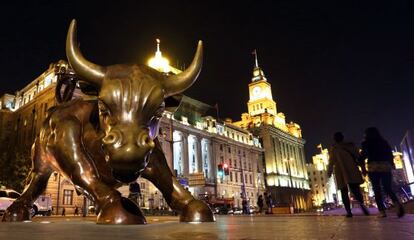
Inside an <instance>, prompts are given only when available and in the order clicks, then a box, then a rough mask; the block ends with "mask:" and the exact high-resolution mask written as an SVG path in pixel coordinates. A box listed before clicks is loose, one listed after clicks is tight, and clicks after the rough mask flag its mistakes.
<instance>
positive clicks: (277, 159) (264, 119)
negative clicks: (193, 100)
mask: <svg viewBox="0 0 414 240" xmlns="http://www.w3.org/2000/svg"><path fill="white" fill-rule="evenodd" d="M249 96H250V98H249V101H248V102H247V108H248V112H247V113H243V114H242V115H241V120H240V121H238V122H235V123H234V124H235V125H236V126H239V127H240V128H243V129H247V130H249V131H251V132H252V133H253V134H254V135H257V136H260V138H261V141H262V144H263V147H264V149H265V154H264V156H265V159H264V161H265V169H266V184H267V190H268V191H269V192H270V193H271V194H272V198H273V199H274V202H275V203H276V204H277V205H279V206H286V205H287V206H289V205H290V206H292V207H294V208H295V209H296V210H297V211H303V210H307V209H308V208H309V207H310V205H311V200H310V191H309V190H310V188H309V182H308V176H307V170H306V164H305V154H304V149H303V148H304V145H305V140H304V139H303V138H302V132H301V128H300V126H299V125H298V124H297V123H294V122H289V123H287V122H286V117H285V115H284V114H283V113H282V112H278V111H277V107H276V102H275V101H274V100H273V96H272V89H271V85H270V83H269V82H268V81H267V79H266V77H265V74H264V72H263V70H262V69H261V68H260V67H259V64H258V61H257V54H255V65H254V68H253V77H252V81H251V83H250V84H249Z"/></svg>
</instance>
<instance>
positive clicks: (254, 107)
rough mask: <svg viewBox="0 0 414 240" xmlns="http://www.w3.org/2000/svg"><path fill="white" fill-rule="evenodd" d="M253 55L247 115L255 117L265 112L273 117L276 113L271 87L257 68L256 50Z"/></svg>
mask: <svg viewBox="0 0 414 240" xmlns="http://www.w3.org/2000/svg"><path fill="white" fill-rule="evenodd" d="M253 54H254V56H255V65H254V68H253V77H252V82H251V83H250V84H249V96H250V98H249V101H248V102H247V107H248V111H249V115H250V116H255V115H260V114H262V113H265V112H267V113H269V114H271V115H273V116H275V115H276V113H277V111H276V103H275V101H273V97H272V88H271V85H270V83H268V82H267V79H266V77H265V75H264V73H263V71H262V69H261V68H260V67H259V64H258V61H257V53H256V50H254V52H253Z"/></svg>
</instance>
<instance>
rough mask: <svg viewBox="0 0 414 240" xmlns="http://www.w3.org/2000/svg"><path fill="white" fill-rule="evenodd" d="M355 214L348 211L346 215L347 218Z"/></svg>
mask: <svg viewBox="0 0 414 240" xmlns="http://www.w3.org/2000/svg"><path fill="white" fill-rule="evenodd" d="M352 216H353V215H352V213H350V212H349V213H347V214H346V215H345V217H347V218H351V217H352Z"/></svg>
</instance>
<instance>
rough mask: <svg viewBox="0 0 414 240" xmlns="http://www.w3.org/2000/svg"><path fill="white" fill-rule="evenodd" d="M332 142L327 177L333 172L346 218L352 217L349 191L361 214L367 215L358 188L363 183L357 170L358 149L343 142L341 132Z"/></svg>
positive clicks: (349, 143)
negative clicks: (358, 205) (357, 203)
mask: <svg viewBox="0 0 414 240" xmlns="http://www.w3.org/2000/svg"><path fill="white" fill-rule="evenodd" d="M334 141H335V143H334V144H333V146H332V147H331V149H330V151H329V164H328V177H331V175H332V173H333V172H335V178H336V185H337V187H338V189H339V190H340V191H341V195H342V202H343V204H344V207H345V210H346V213H347V214H346V217H352V211H351V203H350V200H349V195H348V191H349V190H351V192H352V194H353V195H354V197H355V199H356V200H357V201H358V202H359V204H360V207H361V209H362V212H363V213H364V214H365V215H369V212H368V209H367V208H366V207H365V205H364V199H363V197H362V194H361V189H360V187H359V185H361V184H362V183H363V182H364V181H363V179H362V175H361V172H360V170H359V169H358V157H359V153H358V149H357V147H356V146H355V145H354V144H353V143H351V142H344V135H343V134H342V133H341V132H336V133H335V134H334Z"/></svg>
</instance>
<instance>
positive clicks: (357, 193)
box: [341, 183, 364, 213]
mask: <svg viewBox="0 0 414 240" xmlns="http://www.w3.org/2000/svg"><path fill="white" fill-rule="evenodd" d="M359 185H360V184H359V183H349V184H348V187H344V188H341V195H342V202H343V203H344V207H345V210H346V211H347V212H348V213H350V212H351V203H350V201H349V195H348V188H349V189H350V190H351V192H352V194H353V195H354V197H355V199H356V200H357V201H358V202H359V203H360V204H364V198H363V197H362V193H361V189H360V188H359Z"/></svg>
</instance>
